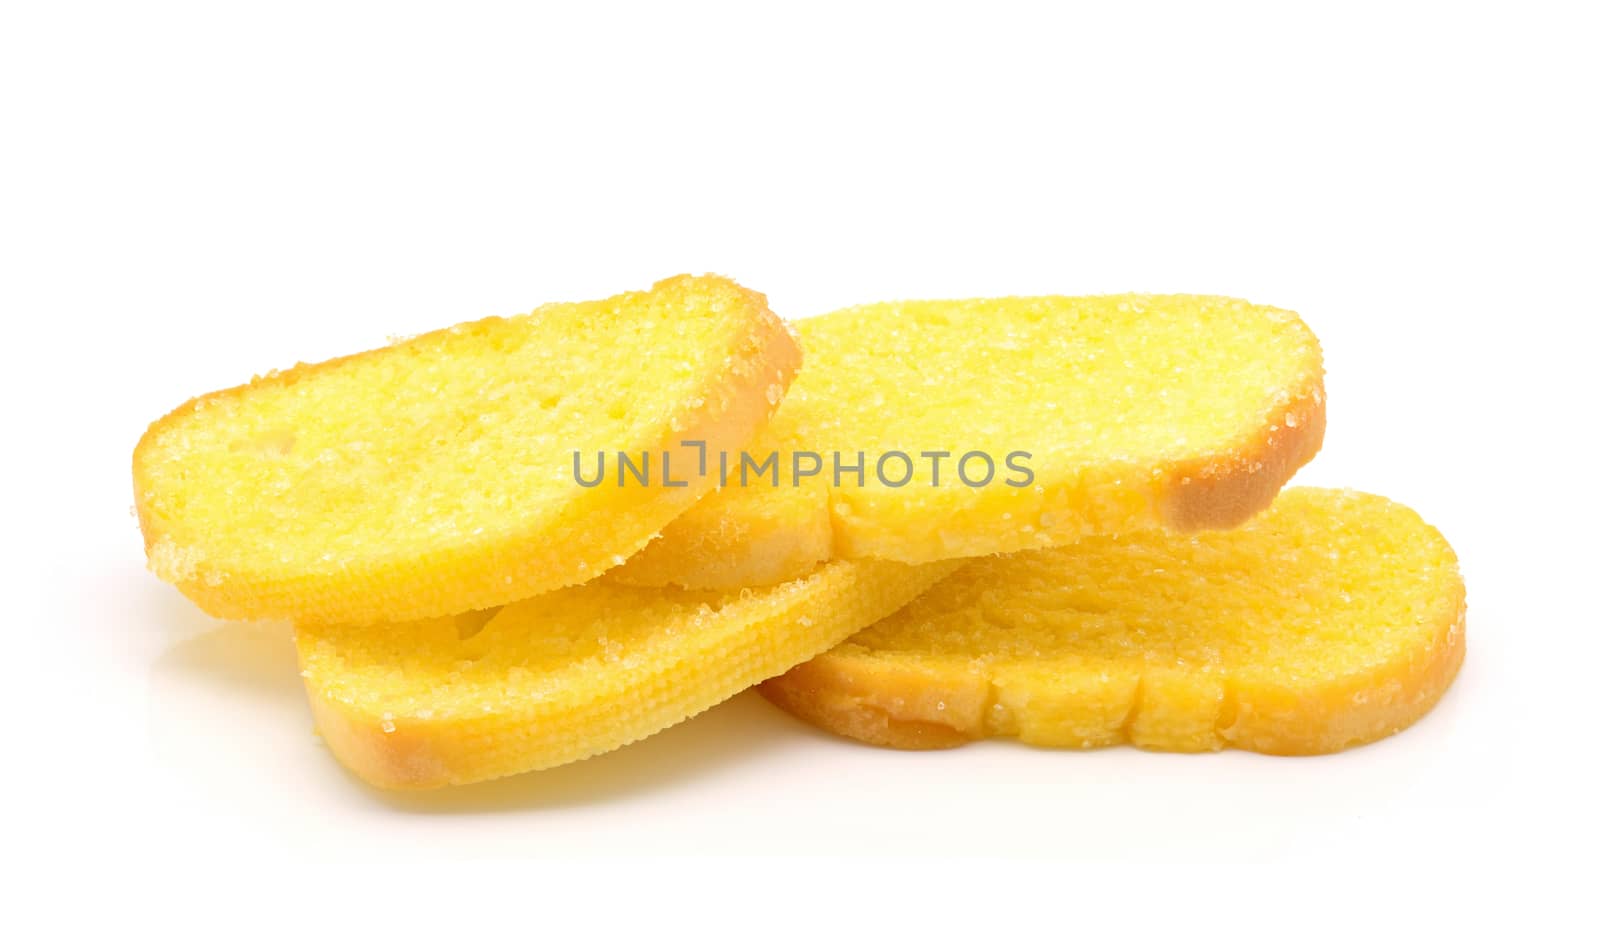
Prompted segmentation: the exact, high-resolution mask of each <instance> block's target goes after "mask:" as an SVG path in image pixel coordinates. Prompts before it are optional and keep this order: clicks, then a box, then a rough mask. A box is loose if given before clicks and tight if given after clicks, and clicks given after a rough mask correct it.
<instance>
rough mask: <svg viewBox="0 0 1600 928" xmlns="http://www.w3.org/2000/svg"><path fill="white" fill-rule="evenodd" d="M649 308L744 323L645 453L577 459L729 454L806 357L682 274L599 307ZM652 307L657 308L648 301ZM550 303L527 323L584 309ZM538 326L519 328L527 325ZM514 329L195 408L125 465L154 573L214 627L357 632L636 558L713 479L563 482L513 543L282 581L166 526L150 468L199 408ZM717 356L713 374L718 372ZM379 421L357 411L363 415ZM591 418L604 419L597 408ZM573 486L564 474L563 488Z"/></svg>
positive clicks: (736, 304) (503, 536) (445, 333)
mask: <svg viewBox="0 0 1600 928" xmlns="http://www.w3.org/2000/svg"><path fill="white" fill-rule="evenodd" d="M630 298H631V299H636V300H643V301H645V303H646V304H647V305H654V306H656V307H657V308H656V309H654V310H651V311H654V312H656V313H658V314H661V315H664V316H668V317H669V318H670V311H671V310H670V307H672V306H674V305H682V304H685V303H687V302H689V301H700V302H701V303H702V304H705V303H710V304H714V305H718V306H723V307H726V308H727V310H726V311H728V312H731V313H736V314H738V321H737V323H736V324H735V325H733V326H731V328H730V335H729V337H728V341H727V342H726V343H723V344H717V345H710V344H708V345H706V346H705V348H704V351H703V355H704V357H705V358H706V370H707V376H706V379H704V380H702V381H700V382H699V383H698V386H697V387H696V388H695V389H693V390H690V391H688V392H686V393H685V394H684V395H682V396H679V397H676V398H675V399H674V400H673V406H672V408H671V409H670V411H668V412H667V413H665V414H663V415H661V416H660V418H659V420H658V421H656V422H655V423H654V425H651V426H648V427H646V428H645V431H644V437H643V438H642V441H641V446H638V447H630V448H620V449H613V448H579V449H574V450H581V451H584V452H606V453H610V452H614V451H618V450H622V451H628V452H630V453H637V452H640V451H647V452H650V453H652V454H653V455H656V456H659V454H660V452H661V451H667V450H670V451H674V452H677V451H678V450H679V449H680V447H681V446H682V443H683V442H685V441H704V442H705V443H706V446H707V449H708V451H709V452H710V453H716V451H717V450H718V449H733V450H737V449H739V448H742V447H744V446H745V445H746V444H748V442H749V441H750V439H751V438H752V436H754V435H755V434H756V433H757V431H758V430H759V429H760V427H761V426H763V425H764V424H765V423H766V422H767V420H768V419H769V418H770V417H771V415H772V414H773V412H774V410H775V408H776V407H777V405H778V403H779V401H780V400H781V398H782V396H783V393H784V392H785V391H786V390H787V388H788V385H789V382H790V381H791V380H792V378H793V375H794V373H795V371H796V370H797V369H798V367H799V364H800V349H799V346H798V344H797V343H796V342H795V340H794V338H793V337H792V334H791V333H790V331H789V330H788V328H787V326H785V324H784V323H783V322H782V320H780V319H779V318H778V317H777V316H775V315H774V314H772V313H771V312H770V311H769V310H768V308H767V305H766V298H765V297H764V296H763V295H761V294H760V293H757V292H755V291H752V290H748V289H745V288H743V287H739V286H738V285H736V284H734V283H732V282H731V281H728V280H725V279H723V278H718V277H715V276H711V275H707V276H704V277H692V276H687V275H685V276H680V277H675V278H670V279H668V280H663V281H661V282H659V283H657V284H656V285H655V286H654V287H652V288H651V290H650V291H649V292H648V294H624V295H622V296H620V297H616V298H613V300H611V301H602V302H600V303H598V304H594V305H597V306H600V307H606V306H609V305H611V304H613V303H614V302H615V301H620V300H626V299H630ZM652 301H653V303H652ZM587 305H589V304H581V305H580V306H578V307H567V306H561V305H559V304H558V305H557V306H555V307H545V308H543V309H541V310H539V311H536V312H535V314H534V315H535V316H537V315H538V313H539V312H543V311H545V310H548V309H551V308H556V309H581V308H583V307H585V306H587ZM529 318H532V317H519V319H522V320H526V319H529ZM516 322H517V320H502V319H498V318H491V319H486V320H482V321H480V322H477V323H469V324H464V325H461V326H454V327H452V328H450V329H445V330H440V331H438V332H432V333H428V334H427V335H423V336H418V337H417V338H416V339H411V340H408V342H405V343H401V344H400V345H397V346H396V345H392V346H390V347H388V348H380V349H376V350H373V351H368V352H363V353H361V354H357V355H351V356H347V357H343V358H335V359H333V360H330V361H324V362H321V363H317V364H302V365H298V366H296V367H295V368H293V369H291V370H288V371H283V372H278V373H273V374H271V375H268V376H267V377H263V378H257V379H255V380H253V381H252V382H251V383H249V384H245V385H242V386H239V387H234V388H231V389H228V390H222V391H218V392H216V393H212V394H207V395H205V396H202V397H198V398H196V399H194V400H191V401H189V402H188V403H186V404H184V405H183V406H180V407H179V408H178V409H176V410H174V411H173V412H171V413H169V414H168V415H166V416H165V417H163V418H162V419H160V420H158V421H157V422H156V423H154V424H153V425H152V426H151V427H150V428H149V430H148V431H147V432H146V433H145V435H144V437H143V438H142V439H141V440H140V442H139V444H138V446H137V447H136V448H135V451H134V456H133V462H134V466H133V474H134V497H135V503H136V509H137V512H138V515H139V520H140V526H141V529H142V531H143V534H144V538H145V550H146V555H147V557H148V559H149V563H150V568H151V569H152V570H153V571H154V572H155V573H156V574H157V575H158V576H160V577H161V578H162V579H164V580H167V581H168V582H171V583H173V584H174V585H176V586H177V587H178V588H179V589H180V590H181V591H182V592H183V593H184V595H186V596H187V597H189V598H190V599H191V600H192V601H194V602H195V603H196V604H197V605H199V606H200V607H201V608H202V609H203V610H205V611H206V612H207V613H209V614H211V615H213V616H216V617H218V618H231V619H249V618H288V619H292V620H294V621H298V622H314V623H353V624H366V623H374V622H393V621H407V620H412V619H419V618H426V617H431V616H441V615H450V614H454V613H457V612H463V611H467V610H472V609H480V608H485V607H488V606H494V605H499V604H502V603H506V602H511V601H514V600H518V599H523V598H526V597H529V596H532V595H537V594H539V593H541V592H545V591H548V590H551V589H557V588H560V587H563V586H569V585H573V584H579V583H583V582H585V581H587V580H589V579H592V578H594V577H596V576H598V575H599V574H601V573H603V572H604V571H605V570H607V569H609V568H610V567H612V566H614V565H615V564H616V563H620V562H621V561H622V560H623V559H624V558H626V557H627V556H628V555H630V554H632V553H634V552H636V551H638V550H639V549H640V548H642V547H644V545H645V544H646V543H647V542H648V541H649V540H650V538H651V537H652V536H654V535H655V534H656V533H657V532H658V531H659V530H660V529H661V528H662V527H663V526H664V525H666V524H667V523H668V522H670V521H671V520H672V519H674V518H675V517H677V516H678V515H681V514H682V513H683V512H684V511H686V510H687V509H688V508H689V507H690V506H692V505H693V504H694V503H695V501H696V500H698V499H699V498H700V497H701V496H703V495H704V494H705V493H706V492H708V491H710V490H711V489H712V486H713V481H712V479H711V477H710V475H705V476H701V475H697V474H696V473H694V471H693V470H692V469H689V472H688V473H686V474H681V475H677V474H675V478H676V477H680V476H681V477H682V478H683V480H684V482H686V483H687V484H688V485H687V486H686V487H682V488H675V487H673V488H669V487H666V486H663V485H662V482H661V481H660V480H657V481H655V482H654V483H652V484H651V485H649V486H629V487H626V488H617V487H615V486H609V485H607V486H603V487H599V488H584V487H581V486H578V485H577V484H576V482H575V481H572V482H571V487H570V493H569V494H568V496H567V499H566V501H565V503H564V504H563V506H562V509H561V511H560V513H559V514H558V515H557V517H555V518H552V519H548V520H546V521H544V522H542V523H537V524H535V523H530V524H525V525H521V526H518V527H517V528H516V529H515V530H513V531H510V532H501V533H495V534H493V535H484V536H478V535H474V534H471V533H469V532H468V531H466V530H465V528H463V531H461V532H460V533H459V535H458V537H454V538H451V539H449V541H448V543H445V544H442V545H440V546H437V547H433V548H431V549H429V548H424V549H419V550H408V551H405V552H404V553H403V555H401V556H395V557H393V558H390V559H388V560H379V561H376V562H365V563H357V564H355V565H353V566H352V565H348V564H346V565H341V567H340V568H338V569H332V568H330V569H328V570H325V571H323V570H309V571H304V572H299V573H285V572H284V571H283V570H280V569H278V567H277V565H274V564H270V563H253V562H250V561H248V560H246V561H239V560H236V559H233V560H230V558H229V557H228V555H227V552H226V551H222V552H220V553H219V552H218V551H217V550H215V549H216V548H217V547H218V544H217V543H216V542H214V540H212V539H208V538H199V537H193V536H194V532H193V531H190V530H187V529H186V527H185V526H184V525H182V524H175V523H174V522H173V521H171V520H169V519H167V518H164V517H163V515H162V513H161V512H160V507H159V506H158V505H156V504H155V503H154V502H153V501H155V500H157V499H158V498H159V496H160V492H159V491H158V484H159V480H158V479H157V478H156V477H155V475H154V474H153V473H152V469H153V468H152V467H151V465H150V463H149V462H150V461H151V460H152V459H153V458H154V457H155V456H156V454H155V452H156V445H157V443H158V442H159V441H161V439H162V436H164V435H167V434H169V433H171V432H173V431H174V430H175V429H179V428H182V427H183V425H184V424H185V420H186V419H187V418H188V417H190V416H192V415H193V414H195V413H196V412H197V411H199V410H201V409H204V408H206V407H208V406H212V405H215V404H216V403H218V402H224V401H228V400H231V399H237V398H248V397H249V396H250V395H251V394H252V393H253V392H254V391H257V390H258V389H261V388H262V387H263V386H267V385H276V386H283V387H290V388H292V387H295V386H297V385H300V384H303V383H307V382H309V381H314V380H315V379H317V378H319V377H325V376H328V375H335V376H336V375H337V374H338V373H339V372H340V371H341V370H342V369H343V368H345V367H346V366H348V365H351V364H352V363H358V362H370V361H371V359H374V358H378V357H379V356H381V355H383V354H384V353H385V352H389V351H392V350H394V349H395V348H397V347H403V346H405V345H407V344H411V343H418V344H433V343H437V342H438V340H442V339H446V338H449V337H451V336H453V335H455V334H457V333H459V332H462V331H474V330H478V331H484V330H488V329H490V328H491V327H496V326H498V327H504V326H507V325H511V324H515V323H516ZM718 358H720V359H721V363H720V364H717V363H715V362H716V360H717V359H718ZM377 412H379V411H376V410H358V411H353V412H352V415H368V414H373V413H377ZM596 414H603V413H601V412H599V411H596ZM566 479H567V480H569V481H571V478H570V476H569V477H567V478H566Z"/></svg>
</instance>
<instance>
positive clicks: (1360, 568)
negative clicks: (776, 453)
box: [761, 489, 1466, 754]
mask: <svg viewBox="0 0 1600 928" xmlns="http://www.w3.org/2000/svg"><path fill="white" fill-rule="evenodd" d="M1465 615H1466V591H1465V587H1464V586H1463V583H1462V580H1461V575H1460V573H1459V571H1458V568H1457V563H1456V558H1455V554H1454V553H1453V552H1452V551H1451V549H1450V546H1449V545H1448V544H1447V543H1446V542H1445V539H1444V538H1443V536H1441V535H1440V534H1439V532H1438V531H1437V530H1435V529H1434V528H1432V527H1431V526H1429V525H1428V524H1426V523H1425V522H1423V520H1422V519H1421V518H1420V517H1419V516H1418V515H1417V514H1416V513H1415V512H1412V511H1411V510H1410V509H1407V508H1406V507H1404V506H1402V505H1400V504H1398V503H1394V502H1390V501H1388V500H1386V499H1383V498H1381V497H1377V496H1371V495H1367V494H1363V493H1357V492H1353V491H1338V490H1323V489H1291V490H1287V491H1285V492H1284V493H1283V495H1282V496H1280V497H1279V498H1278V500H1277V501H1276V502H1275V503H1274V504H1273V506H1272V508H1271V509H1269V510H1268V511H1267V512H1266V513H1264V514H1263V515H1261V516H1260V517H1258V518H1257V519H1255V520H1253V521H1251V522H1249V523H1247V524H1246V525H1244V526H1242V527H1240V528H1237V529H1233V530H1230V531H1214V532H1203V533H1200V534H1196V535H1189V536H1185V535H1178V534H1169V533H1139V534H1130V535H1124V536H1122V537H1119V538H1110V537H1095V538H1088V539H1085V540H1083V541H1081V542H1079V543H1077V544H1074V545H1069V546H1066V547H1062V548H1055V549H1051V550H1046V551H1034V552H1027V553H1024V554H1016V555H1011V556H1001V557H994V558H985V559H983V560H979V561H974V562H970V563H969V564H968V565H967V566H965V567H963V568H961V569H960V570H959V571H958V572H957V573H955V574H954V575H952V576H951V577H950V578H949V579H947V580H945V581H943V582H942V583H940V584H938V585H937V586H935V587H934V588H933V589H931V590H929V591H928V592H927V593H926V594H924V595H923V596H921V597H919V598H918V599H917V600H915V601H914V602H912V603H910V604H909V605H907V606H906V607H905V608H903V609H901V610H900V611H899V612H897V613H895V614H894V615H893V616H891V617H889V618H887V619H885V620H884V621H882V622H879V623H877V624H876V625H874V626H872V627H871V628H869V629H867V630H866V631H864V632H862V633H860V634H858V635H856V636H854V637H852V638H851V639H850V640H849V641H848V642H847V643H845V644H843V645H841V646H839V647H837V648H835V649H833V650H832V651H829V652H828V653H827V654H824V655H822V656H820V657H818V658H815V659H813V660H811V661H809V662H808V663H805V664H802V665H800V666H799V667H796V668H795V669H793V670H791V671H789V672H788V673H786V674H784V675H783V676H782V677H779V678H777V679H774V680H771V681H769V682H767V683H766V684H764V685H763V686H762V688H761V691H762V693H763V694H764V695H766V696H767V698H768V699H770V700H772V701H773V702H775V703H776V704H778V705H779V706H782V707H783V708H785V709H787V710H788V711H790V712H791V713H793V714H794V715H796V716H799V717H800V718H802V719H805V720H807V721H810V722H812V723H814V724H816V725H819V726H821V727H822V728H825V729H827V730H829V731H832V732H836V733H838V734H841V735H845V736H847V737H850V738H855V739H858V740H861V741H866V742H869V743H872V744H879V745H886V746H890V747H899V748H938V747H949V746H954V745H958V744H961V743H964V742H967V741H971V740H973V739H978V738H988V737H1009V738H1018V739H1021V740H1022V741H1024V742H1027V743H1030V744H1035V745H1041V746H1047V747H1068V748H1088V747H1098V746H1102V745H1112V744H1122V743H1128V744H1133V745H1137V746H1139V747H1144V748H1151V749H1156V750H1165V751H1212V750H1217V749H1220V748H1226V747H1235V748H1244V749H1247V750H1252V751H1259V752H1263V753H1268V754H1321V753H1327V752H1332V751H1338V750H1340V749H1342V748H1347V747H1350V746H1352V745H1357V744H1362V743H1365V742H1369V741H1372V740H1375V739H1378V738H1382V737H1384V736H1386V735H1389V734H1392V733H1394V732H1397V731H1399V730H1400V729H1402V728H1405V727H1406V726H1408V725H1410V724H1411V723H1412V722H1414V721H1416V720H1417V719H1419V718H1421V717H1422V716H1423V715H1424V714H1425V713H1427V711H1428V710H1429V709H1430V708H1431V707H1432V706H1433V705H1434V703H1435V702H1436V701H1437V700H1438V699H1439V698H1440V696H1441V695H1442V694H1443V693H1444V691H1445V690H1446V689H1447V688H1448V687H1449V685H1450V683H1451V681H1452V679H1454V677H1455V674H1456V671H1457V669H1458V668H1459V667H1460V665H1461V661H1462V657H1463V654H1464V652H1465V647H1466V635H1465Z"/></svg>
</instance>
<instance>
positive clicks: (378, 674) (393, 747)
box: [295, 561, 956, 789]
mask: <svg viewBox="0 0 1600 928" xmlns="http://www.w3.org/2000/svg"><path fill="white" fill-rule="evenodd" d="M955 566H956V565H944V564H926V565H920V566H909V565H904V564H891V563H887V562H881V561H880V562H872V561H863V562H858V563H850V562H835V563H832V564H828V565H825V566H824V567H822V568H821V569H819V570H817V571H815V572H814V573H812V574H811V575H810V576H808V577H805V578H803V579H800V580H793V581H790V582H788V583H784V584H780V585H778V586H774V587H770V588H767V589H763V590H758V591H742V592H739V593H731V592H730V593H709V594H705V593H691V592H686V591H683V590H672V589H662V590H645V589H639V588H636V587H625V586H619V585H617V584H613V583H610V582H608V581H606V580H598V581H595V582H594V583H590V584H586V585H584V586H580V587H573V588H571V589H566V590H558V591H556V592H553V593H547V594H545V595H544V596H540V597H536V598H534V599H530V600H526V601H523V602H519V603H514V604H512V605H509V606H505V607H503V608H500V609H494V610H485V611H482V612H479V613H475V614H467V615H463V616H458V617H456V618H443V619H430V620H426V621H422V622H409V623H390V624H386V625H372V626H366V627H356V626H349V625H342V626H320V627H317V626H297V627H296V632H295V636H296V641H297V644H298V647H299V651H300V664H301V676H302V677H303V678H304V681H305V686H306V692H307V694H308V695H309V697H310V700H311V709H312V713H313V715H314V716H315V718H316V723H317V729H318V731H319V732H320V733H321V735H322V739H323V741H324V742H326V743H327V745H328V747H329V749H331V750H332V751H333V754H334V756H335V757H337V758H338V759H339V760H340V762H341V763H343V764H344V765H345V766H346V767H348V768H349V769H350V770H351V771H352V772H354V773H355V774H356V775H357V776H359V777H361V778H362V779H363V780H366V781H367V782H369V783H371V784H373V785H375V786H379V787H384V788H388V789H422V788H428V787H436V786H444V785H449V784H460V783H471V782H474V781H478V780H487V779H492V778H495V777H502V776H507V775H509V774H514V773H521V772H524V771H529V770H540V769H544V768H547V767H554V766H557V765H559V764H565V763H569V762H571V761H575V760H581V759H583V758H585V757H589V756H591V755H594V754H599V753H602V752H605V751H610V750H612V749H614V748H617V747H621V746H622V745H624V744H628V743H629V742H631V741H636V740H638V739H640V738H643V737H645V736H647V735H650V734H653V733H655V732H657V731H660V730H661V729H663V728H666V727H668V726H670V725H675V724H677V723H678V722H681V721H683V720H684V719H686V718H689V717H690V716H692V715H695V714H696V713H699V712H701V711H703V710H705V709H708V708H710V707H711V706H714V705H716V704H717V703H719V702H722V701H723V700H725V699H728V698H729V697H731V696H734V695H735V694H737V693H739V692H741V691H743V690H745V689H747V688H749V687H750V686H752V685H754V684H756V683H758V682H760V681H761V680H764V679H766V678H768V677H770V676H772V675H774V674H778V673H782V672H783V671H785V670H787V669H788V668H790V667H792V666H794V665H795V664H797V663H799V662H801V661H803V660H806V659H807V658H809V657H811V656H813V655H815V654H817V653H819V652H821V651H823V650H826V649H827V648H830V647H832V646H833V645H835V644H838V643H839V642H841V641H843V640H844V639H845V638H846V637H848V636H849V635H851V634H852V633H854V632H856V631H859V630H860V629H862V628H864V627H866V626H867V625H868V624H870V623H871V622H873V621H875V620H877V619H879V618H882V617H883V616H885V615H888V614H889V613H891V612H893V611H894V610H895V609H897V608H899V607H900V606H902V605H904V604H905V603H906V602H908V601H910V600H911V599H912V598H913V597H915V596H916V595H917V594H919V593H921V592H922V591H924V590H926V589H927V588H928V587H929V586H930V585H932V584H933V583H935V582H937V581H938V580H939V579H941V578H943V577H945V576H948V575H949V573H950V571H952V570H953V569H955Z"/></svg>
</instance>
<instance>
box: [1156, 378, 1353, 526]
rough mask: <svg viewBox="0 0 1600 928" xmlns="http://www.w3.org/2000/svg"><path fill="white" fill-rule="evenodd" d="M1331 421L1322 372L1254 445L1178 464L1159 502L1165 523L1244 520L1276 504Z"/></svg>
mask: <svg viewBox="0 0 1600 928" xmlns="http://www.w3.org/2000/svg"><path fill="white" fill-rule="evenodd" d="M1327 425H1328V417H1327V402H1326V398H1325V395H1324V393H1323V388H1322V375H1321V372H1320V371H1319V372H1318V374H1317V376H1316V378H1315V379H1314V380H1313V381H1312V382H1311V383H1310V384H1309V385H1308V387H1306V388H1302V389H1301V390H1300V391H1299V392H1298V393H1297V394H1296V395H1294V396H1293V397H1291V398H1290V399H1289V400H1288V401H1287V402H1285V403H1284V404H1283V405H1281V406H1280V407H1279V408H1278V409H1277V410H1275V411H1274V413H1273V415H1272V417H1271V419H1270V420H1269V422H1268V425H1267V428H1266V429H1265V430H1264V431H1262V432H1261V433H1260V434H1258V435H1257V436H1256V439H1255V441H1254V443H1253V444H1252V445H1251V446H1250V447H1247V448H1244V449H1242V450H1240V451H1239V452H1237V453H1235V454H1230V455H1225V456H1215V457H1208V458H1200V459H1196V460H1191V461H1186V462H1184V463H1183V464H1182V465H1180V466H1178V467H1176V468H1174V469H1173V470H1172V471H1171V473H1170V475H1169V481H1168V484H1167V492H1166V493H1165V494H1164V495H1163V496H1162V498H1161V502H1160V506H1159V513H1160V519H1161V523H1162V524H1163V525H1165V526H1166V527H1167V528H1170V529H1173V530H1176V531H1180V532H1194V531H1201V530H1203V529H1223V528H1233V527H1235V526H1237V525H1240V524H1242V523H1243V522H1245V521H1246V520H1247V519H1249V518H1250V517H1251V516H1253V515H1255V514H1256V513H1258V512H1261V511H1262V510H1264V509H1266V508H1267V507H1268V506H1269V505H1271V504H1272V500H1273V498H1274V497H1276V496H1277V495H1278V491H1279V490H1280V489H1282V488H1283V485H1284V484H1286V483H1288V482H1289V478H1291V477H1293V476H1294V475H1295V472H1296V471H1298V470H1299V469H1300V468H1302V467H1304V466H1305V465H1306V464H1307V463H1309V462H1310V461H1311V459H1312V458H1314V457H1316V456H1317V452H1318V451H1320V450H1322V438H1323V434H1324V433H1325V432H1326V431H1327Z"/></svg>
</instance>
